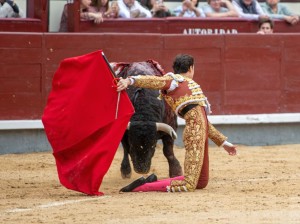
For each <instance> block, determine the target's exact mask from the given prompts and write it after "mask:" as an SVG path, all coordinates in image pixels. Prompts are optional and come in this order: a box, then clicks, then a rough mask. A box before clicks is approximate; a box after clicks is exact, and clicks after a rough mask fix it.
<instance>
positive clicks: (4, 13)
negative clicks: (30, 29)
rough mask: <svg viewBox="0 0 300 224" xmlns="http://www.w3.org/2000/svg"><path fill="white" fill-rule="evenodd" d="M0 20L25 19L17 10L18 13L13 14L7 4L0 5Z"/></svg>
mask: <svg viewBox="0 0 300 224" xmlns="http://www.w3.org/2000/svg"><path fill="white" fill-rule="evenodd" d="M0 18H25V16H24V13H23V12H22V11H21V9H20V8H19V13H15V12H14V10H13V9H12V7H11V6H10V5H9V4H8V3H6V2H5V3H4V4H3V5H2V4H0Z"/></svg>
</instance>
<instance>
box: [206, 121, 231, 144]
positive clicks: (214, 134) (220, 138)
mask: <svg viewBox="0 0 300 224" xmlns="http://www.w3.org/2000/svg"><path fill="white" fill-rule="evenodd" d="M208 137H209V138H210V139H211V140H212V141H213V142H214V143H215V144H216V145H217V146H222V144H223V143H224V142H225V141H226V140H227V137H226V136H225V135H223V134H222V133H221V132H219V131H218V130H217V129H216V128H215V127H214V126H213V125H212V124H211V123H210V122H208Z"/></svg>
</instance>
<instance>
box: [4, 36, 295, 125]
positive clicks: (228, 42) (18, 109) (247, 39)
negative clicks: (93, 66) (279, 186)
mask: <svg viewBox="0 0 300 224" xmlns="http://www.w3.org/2000/svg"><path fill="white" fill-rule="evenodd" d="M9 35H10V36H9V38H8V36H6V34H5V35H4V36H6V39H5V42H6V43H10V42H9V39H10V41H11V42H14V40H15V39H16V40H17V41H15V42H16V46H17V47H16V48H14V45H11V46H10V45H9V44H8V45H9V47H5V46H0V57H1V58H4V59H6V58H7V61H5V62H1V63H0V66H1V72H0V82H1V83H6V84H5V85H2V86H4V87H2V86H1V87H0V119H38V118H40V116H41V115H42V111H43V109H44V106H45V104H46V100H47V97H48V94H49V92H50V90H51V84H52V78H53V75H54V72H55V71H56V69H57V67H58V65H59V63H60V61H61V60H63V59H64V58H66V57H74V56H79V55H82V54H86V53H90V52H92V51H96V50H99V49H101V48H102V49H103V50H104V52H105V54H106V56H107V58H108V59H109V61H111V62H112V61H117V62H118V61H119V62H120V61H124V62H132V61H142V60H147V59H154V60H157V61H158V62H159V63H160V64H161V65H162V66H163V68H164V69H165V71H166V72H169V71H172V62H173V59H174V57H175V56H176V55H177V54H178V53H187V54H191V55H193V56H194V57H195V69H196V70H195V72H196V75H195V80H196V81H197V82H199V83H200V85H201V87H202V89H203V91H204V93H205V94H206V96H207V97H208V99H209V100H210V102H211V104H212V105H213V108H212V109H213V112H214V115H217V114H249V113H250V114H253V113H282V112H284V113H286V112H299V110H300V87H299V86H300V78H299V69H300V68H299V66H298V63H299V62H298V61H299V59H298V58H296V55H297V54H296V52H297V51H298V46H299V45H297V44H296V47H295V48H293V45H291V41H292V40H293V41H299V39H300V35H298V34H293V35H290V34H289V35H287V34H286V35H279V34H277V35H274V36H275V37H274V38H273V36H272V37H271V36H270V37H271V38H267V37H266V36H261V35H256V36H255V35H253V34H249V35H220V36H215V35H210V36H197V35H194V36H188V35H169V34H147V35H145V36H143V35H142V34H141V35H139V34H125V33H124V34H95V33H94V34H83V33H80V34H75V35H74V36H73V35H68V34H45V33H39V34H34V35H28V34H25V35H24V36H23V34H22V33H11V34H9ZM39 35H40V37H39V38H37V39H35V38H36V36H37V37H38V36H39ZM22 37H24V38H23V39H24V41H22ZM28 38H29V39H30V38H32V40H34V41H33V46H34V47H32V46H31V45H29V46H28V44H24V43H26V42H27V41H28ZM145 38H146V39H147V41H145ZM39 43H40V44H41V46H40V45H39ZM85 43H86V44H85ZM256 43H257V45H256ZM244 52H247V53H246V54H245V53H244ZM14 81H16V83H14Z"/></svg>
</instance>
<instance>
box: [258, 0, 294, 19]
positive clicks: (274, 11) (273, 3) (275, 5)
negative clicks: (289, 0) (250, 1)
mask: <svg viewBox="0 0 300 224" xmlns="http://www.w3.org/2000/svg"><path fill="white" fill-rule="evenodd" d="M262 9H263V10H264V11H265V12H266V13H267V14H268V15H269V16H270V18H271V19H280V20H285V21H286V22H288V23H290V24H292V25H295V24H297V23H298V22H299V16H298V15H295V14H293V13H291V12H290V10H289V9H288V8H287V7H286V6H285V5H282V4H281V3H279V0H266V2H265V3H264V4H263V5H262Z"/></svg>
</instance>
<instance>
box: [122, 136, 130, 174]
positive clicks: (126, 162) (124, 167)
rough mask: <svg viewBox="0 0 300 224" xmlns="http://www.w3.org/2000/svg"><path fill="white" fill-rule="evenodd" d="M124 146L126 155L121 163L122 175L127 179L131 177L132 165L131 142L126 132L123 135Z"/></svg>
mask: <svg viewBox="0 0 300 224" xmlns="http://www.w3.org/2000/svg"><path fill="white" fill-rule="evenodd" d="M122 146H123V149H124V155H123V159H122V163H121V176H122V178H123V179H125V178H130V177H131V166H130V162H129V143H128V138H127V135H126V134H125V135H124V136H123V139H122Z"/></svg>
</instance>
